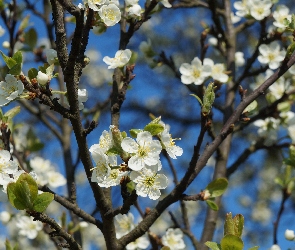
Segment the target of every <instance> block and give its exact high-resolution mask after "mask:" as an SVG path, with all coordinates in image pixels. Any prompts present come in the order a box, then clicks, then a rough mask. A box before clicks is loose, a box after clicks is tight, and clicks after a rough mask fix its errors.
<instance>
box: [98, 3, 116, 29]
mask: <svg viewBox="0 0 295 250" xmlns="http://www.w3.org/2000/svg"><path fill="white" fill-rule="evenodd" d="M98 14H99V16H100V18H101V19H102V21H103V22H104V23H105V25H107V26H113V25H115V24H116V23H118V22H119V21H120V20H121V11H120V9H119V8H118V7H117V6H116V5H115V4H113V3H111V4H108V5H103V6H101V8H100V9H99V10H98Z"/></svg>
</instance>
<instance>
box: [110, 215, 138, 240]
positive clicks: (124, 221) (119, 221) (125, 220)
mask: <svg viewBox="0 0 295 250" xmlns="http://www.w3.org/2000/svg"><path fill="white" fill-rule="evenodd" d="M133 221H134V216H133V214H132V213H128V214H118V215H116V216H115V225H116V236H117V238H121V237H122V236H124V235H126V234H128V233H129V232H130V231H131V230H132V229H133V228H134V227H135V226H134V222H133Z"/></svg>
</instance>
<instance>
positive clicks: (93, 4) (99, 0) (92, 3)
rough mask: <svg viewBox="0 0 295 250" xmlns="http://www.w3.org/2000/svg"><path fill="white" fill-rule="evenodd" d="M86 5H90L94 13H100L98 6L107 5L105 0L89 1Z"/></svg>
mask: <svg viewBox="0 0 295 250" xmlns="http://www.w3.org/2000/svg"><path fill="white" fill-rule="evenodd" d="M86 3H87V4H88V7H89V8H90V9H92V10H94V11H99V8H98V7H97V5H103V4H104V3H105V0H87V1H86Z"/></svg>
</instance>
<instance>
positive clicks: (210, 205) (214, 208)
mask: <svg viewBox="0 0 295 250" xmlns="http://www.w3.org/2000/svg"><path fill="white" fill-rule="evenodd" d="M206 202H207V205H208V206H209V207H210V208H211V209H212V210H214V211H218V209H219V207H218V205H217V204H216V203H215V202H214V201H212V200H206Z"/></svg>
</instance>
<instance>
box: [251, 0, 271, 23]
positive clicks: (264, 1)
mask: <svg viewBox="0 0 295 250" xmlns="http://www.w3.org/2000/svg"><path fill="white" fill-rule="evenodd" d="M248 5H249V9H250V14H251V16H252V17H253V18H255V19H256V20H258V21H260V20H262V19H264V18H265V17H267V16H269V15H270V13H271V9H270V8H271V6H272V2H271V0H249V1H248Z"/></svg>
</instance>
